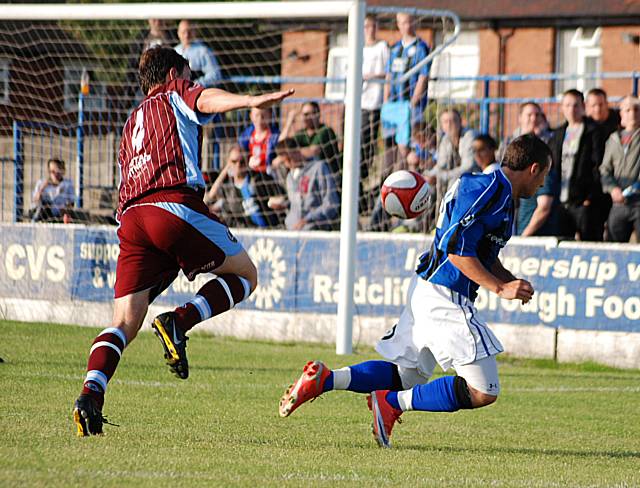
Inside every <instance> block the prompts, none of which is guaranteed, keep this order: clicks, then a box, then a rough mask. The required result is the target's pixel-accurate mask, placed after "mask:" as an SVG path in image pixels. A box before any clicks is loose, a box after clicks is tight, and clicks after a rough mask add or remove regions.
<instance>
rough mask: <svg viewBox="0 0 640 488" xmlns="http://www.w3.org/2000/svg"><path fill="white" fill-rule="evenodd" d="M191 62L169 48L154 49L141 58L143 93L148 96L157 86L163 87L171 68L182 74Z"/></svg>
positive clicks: (139, 70) (148, 50)
mask: <svg viewBox="0 0 640 488" xmlns="http://www.w3.org/2000/svg"><path fill="white" fill-rule="evenodd" d="M186 66H189V62H188V61H187V60H186V59H184V58H183V57H182V56H180V55H179V54H178V53H177V52H176V51H175V50H174V49H172V48H169V47H162V46H159V47H153V48H151V49H147V50H146V51H145V52H144V53H142V56H140V63H139V64H138V79H139V81H140V88H142V92H143V93H144V94H145V95H147V94H149V91H150V90H151V89H152V88H153V87H154V86H157V85H162V84H163V83H164V82H165V80H166V78H167V74H168V73H169V71H171V68H175V69H176V71H177V72H178V73H182V72H183V71H184V68H185V67H186Z"/></svg>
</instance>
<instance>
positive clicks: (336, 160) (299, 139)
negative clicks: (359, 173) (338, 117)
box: [282, 102, 342, 188]
mask: <svg viewBox="0 0 640 488" xmlns="http://www.w3.org/2000/svg"><path fill="white" fill-rule="evenodd" d="M296 115H297V113H296V112H295V111H291V112H289V115H288V116H287V121H286V123H285V126H284V128H283V129H282V133H283V136H282V138H283V139H284V138H286V137H291V130H292V128H293V123H294V121H295V117H296ZM302 119H303V122H304V128H303V129H302V130H300V131H298V132H296V133H295V134H294V135H293V139H294V140H295V142H296V143H297V145H298V148H299V151H300V154H301V155H302V157H303V158H304V159H307V160H311V159H319V160H321V161H325V162H326V163H327V164H328V165H329V169H330V171H331V174H332V175H333V177H334V179H335V183H336V185H338V188H340V185H342V154H340V149H339V148H338V138H337V137H336V133H335V132H334V131H333V129H332V128H331V127H329V126H327V125H325V124H323V123H322V122H321V121H320V105H318V104H317V103H316V102H307V103H305V104H303V105H302Z"/></svg>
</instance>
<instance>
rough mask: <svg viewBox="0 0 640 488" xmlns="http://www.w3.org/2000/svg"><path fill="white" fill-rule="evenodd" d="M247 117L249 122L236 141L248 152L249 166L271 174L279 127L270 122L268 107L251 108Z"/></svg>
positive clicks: (278, 137) (254, 169)
mask: <svg viewBox="0 0 640 488" xmlns="http://www.w3.org/2000/svg"><path fill="white" fill-rule="evenodd" d="M249 117H250V119H251V124H250V125H249V127H247V128H246V129H245V130H244V131H242V134H240V138H239V139H238V143H239V144H240V146H242V148H243V149H244V150H245V151H246V152H247V153H248V154H249V168H251V169H252V170H253V171H258V172H260V173H267V174H271V173H272V170H271V163H272V161H273V159H274V158H275V156H276V144H277V143H278V140H279V139H280V129H279V128H278V126H277V125H275V124H272V123H271V110H270V109H263V108H252V109H251V112H250V113H249Z"/></svg>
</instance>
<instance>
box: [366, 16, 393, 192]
mask: <svg viewBox="0 0 640 488" xmlns="http://www.w3.org/2000/svg"><path fill="white" fill-rule="evenodd" d="M377 31H378V22H377V20H376V16H375V15H374V14H367V16H366V17H365V19H364V49H363V52H362V81H363V83H362V97H361V104H362V141H361V144H362V151H361V155H360V179H361V180H362V181H364V180H366V179H367V178H368V177H369V168H371V167H372V166H373V158H374V156H375V153H376V146H377V141H378V131H379V129H380V107H381V106H382V101H383V98H384V86H383V83H381V82H380V80H384V79H385V76H386V75H385V69H386V67H387V63H388V62H389V46H388V45H387V43H386V42H385V41H383V40H380V39H377V38H376V34H377Z"/></svg>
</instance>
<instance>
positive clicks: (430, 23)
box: [0, 0, 460, 354]
mask: <svg viewBox="0 0 640 488" xmlns="http://www.w3.org/2000/svg"><path fill="white" fill-rule="evenodd" d="M366 13H375V14H377V15H378V16H379V17H380V18H381V19H383V21H384V24H385V30H386V35H387V38H389V39H391V38H392V37H394V36H395V33H394V31H393V30H394V28H395V15H396V14H397V13H408V14H411V15H414V16H415V17H416V18H419V19H420V22H422V23H423V24H426V25H427V29H431V30H432V31H434V32H435V31H436V30H438V31H439V32H442V33H443V35H442V38H441V39H439V40H438V41H437V42H436V43H435V47H434V48H433V49H432V50H431V52H430V54H429V55H428V57H427V58H426V59H424V60H422V61H421V62H420V63H419V64H418V65H417V66H415V67H414V68H413V69H412V70H410V71H408V72H407V73H405V75H404V76H403V77H401V78H400V80H399V81H398V83H404V82H405V81H406V80H407V79H408V78H409V77H411V76H412V74H413V73H414V72H415V71H417V70H419V69H421V67H422V66H424V65H425V64H427V63H430V62H432V61H433V60H434V58H436V57H437V56H440V55H441V53H442V52H443V50H444V49H445V48H446V47H447V46H448V45H450V44H451V43H453V42H454V41H455V39H456V37H457V35H458V33H459V31H460V21H459V19H458V17H457V16H456V15H455V13H453V12H450V11H447V10H437V9H431V10H429V9H413V8H395V7H394V8H387V7H368V6H367V4H366V2H365V1H364V0H338V1H284V2H219V3H216V2H213V3H208V2H202V3H200V2H198V3H195V2H185V3H110V4H106V3H102V4H90V3H79V4H44V3H43V4H4V5H0V19H2V20H3V21H4V22H5V26H3V27H0V38H2V39H9V40H10V39H13V38H15V39H16V40H15V42H16V47H15V48H13V47H12V49H13V51H10V50H8V51H7V52H6V53H4V52H2V50H1V49H0V76H3V75H6V80H5V79H4V78H0V99H1V98H2V96H3V94H2V93H1V88H2V86H3V83H2V82H3V81H6V83H5V84H4V86H5V87H6V88H5V91H6V93H5V98H6V99H7V100H9V101H10V102H11V103H12V104H13V105H14V106H13V107H12V109H11V111H12V112H11V117H13V119H14V120H18V121H19V122H17V123H15V124H14V126H13V127H14V135H13V139H14V141H13V142H14V144H13V147H15V148H16V155H15V158H14V161H18V160H20V168H19V169H20V171H16V172H15V174H14V175H12V176H11V177H9V176H7V172H6V171H5V169H4V168H5V167H6V166H3V171H2V173H1V174H0V178H2V181H0V184H1V185H2V188H3V190H4V189H8V188H10V187H12V188H13V193H12V192H10V191H7V192H5V191H3V197H2V201H1V202H0V205H1V206H2V208H0V220H9V219H8V218H7V216H8V215H12V216H15V220H19V219H20V218H21V217H23V218H25V219H27V218H28V217H27V216H26V207H27V204H26V202H27V200H28V195H30V193H31V189H32V188H33V187H34V185H35V184H36V181H38V178H41V177H43V176H44V173H45V171H46V164H47V160H48V158H49V157H51V156H56V157H57V158H59V159H63V160H66V161H67V162H68V163H75V164H74V165H72V164H69V165H68V167H67V175H68V176H69V177H70V178H71V179H72V180H73V181H74V182H75V192H76V194H75V203H76V205H79V206H83V205H84V206H87V205H88V203H87V202H89V204H91V203H92V202H93V201H94V200H95V199H94V198H87V196H86V195H85V194H84V193H83V188H84V189H87V188H89V187H95V188H102V187H107V186H109V185H113V182H114V181H115V180H116V178H117V177H116V174H117V164H116V163H115V160H116V158H117V156H116V155H117V142H118V134H119V132H118V131H119V130H120V128H118V127H117V126H118V125H121V123H122V121H123V120H124V118H126V116H127V114H128V113H129V112H130V110H131V108H132V106H133V105H132V102H133V101H134V98H135V97H140V94H139V93H138V94H136V93H134V91H135V90H136V88H134V87H132V86H131V85H132V84H133V83H132V80H133V82H135V76H133V77H132V76H131V75H132V73H131V72H132V71H135V63H134V65H133V66H134V69H133V70H132V68H131V66H132V61H134V62H135V61H136V59H137V58H135V59H133V56H132V55H131V53H129V52H128V51H127V49H128V45H130V44H132V42H133V39H134V37H135V35H136V31H139V30H140V24H141V22H140V21H145V20H150V19H165V20H167V21H173V22H174V23H177V21H178V20H179V19H189V20H191V21H192V22H194V23H198V26H199V27H202V28H203V30H206V31H207V33H208V37H206V38H204V39H203V40H204V42H205V43H216V47H217V48H218V54H219V55H220V57H221V58H222V59H223V61H224V62H221V64H222V65H223V66H222V71H223V76H222V78H221V79H220V80H219V81H221V82H222V83H224V84H223V87H224V88H227V87H228V88H229V89H230V90H232V91H243V92H250V93H251V92H259V91H267V90H270V89H274V88H277V87H282V88H287V87H295V88H296V89H297V92H296V95H295V96H294V98H295V99H294V100H293V103H291V102H292V101H287V103H285V104H283V106H282V113H280V112H277V114H278V115H279V116H280V122H281V125H282V126H284V125H286V123H285V119H286V117H285V116H284V114H287V113H288V112H290V111H293V110H295V108H292V107H293V105H295V104H297V105H303V104H305V103H321V104H324V105H325V106H324V107H323V110H324V109H325V108H326V111H323V116H325V120H324V122H326V123H327V125H329V126H331V127H333V128H334V129H336V131H337V132H339V139H340V140H341V141H342V142H343V147H342V151H341V157H342V163H341V172H340V173H339V176H338V178H341V184H340V185H339V186H340V190H341V192H340V199H341V200H340V201H341V204H340V208H339V211H338V212H339V213H338V214H337V215H338V217H337V218H338V219H339V224H340V225H339V229H340V230H339V245H338V248H339V260H338V261H339V262H338V266H337V273H336V274H337V275H338V279H337V291H336V293H335V297H337V298H335V299H334V300H335V301H334V303H335V305H336V310H337V315H336V316H335V317H336V319H335V320H336V326H335V332H336V352H337V353H338V354H347V353H350V352H351V351H352V343H353V327H352V324H353V321H354V315H355V314H356V309H355V303H354V283H355V276H356V261H357V259H356V258H357V256H356V250H357V246H356V245H357V235H358V229H359V225H360V224H361V222H360V220H359V217H360V218H361V217H362V216H361V215H360V216H359V203H360V202H359V191H360V190H359V188H360V187H361V185H362V179H361V175H360V159H361V95H362V86H363V77H362V62H363V47H364V32H363V25H364V19H365V14H366ZM136 21H137V24H136ZM238 21H246V22H247V24H242V25H240V26H239V28H237V27H238V26H237V25H236V24H235V22H238ZM252 21H256V22H253V23H251V22H252ZM27 23H29V24H31V25H30V26H27V27H25V26H26V24H27ZM249 23H251V24H249ZM41 27H42V29H41ZM174 28H175V26H174ZM39 30H40V31H41V32H38V31H39ZM234 30H239V31H241V33H240V34H238V33H235V32H234ZM44 31H46V33H44V34H43V32H44ZM16 33H17V34H16ZM285 33H286V34H291V35H287V36H285ZM445 33H446V35H445ZM242 35H244V36H245V38H242V39H241V38H240V36H242ZM47 36H49V37H48V38H47ZM0 40H1V39H0ZM395 40H397V36H396V37H395ZM43 41H44V42H50V43H52V44H57V45H55V46H52V47H49V48H48V49H42V50H41V51H37V49H35V48H34V46H37V44H38V43H39V42H43ZM433 41H435V35H434V38H433V39H432V42H430V43H429V44H431V45H432V46H433ZM20 42H22V44H19V43H20ZM174 42H175V41H174ZM234 42H238V44H239V47H237V48H236V47H235V46H234V45H233V44H234ZM345 45H346V50H345V52H346V56H345V57H344V58H337V59H338V61H339V62H342V63H344V64H343V66H342V71H340V70H338V71H337V72H333V73H332V72H331V70H330V66H328V64H329V60H328V59H327V53H328V52H329V51H330V50H331V49H332V48H333V47H335V46H345ZM234 49H235V51H234ZM31 50H33V51H34V53H35V54H33V55H32V56H31V59H30V60H29V61H25V60H23V59H21V56H23V55H24V56H25V57H27V54H29V52H30V51H31ZM16 53H17V54H16ZM11 56H14V58H15V59H13V58H11ZM138 56H139V53H138ZM5 58H6V60H5ZM47 58H51V59H53V58H55V61H56V63H57V64H56V63H52V64H51V66H48V65H47ZM125 58H126V59H125ZM274 60H275V61H274ZM29 63H31V64H29ZM34 63H42V64H43V65H44V66H43V68H42V71H41V72H38V73H37V74H36V75H33V73H29V70H30V69H32V67H33V66H34ZM127 63H128V67H127ZM225 63H226V64H225ZM54 64H55V66H54ZM275 65H277V66H278V67H277V68H276V67H274V66H275ZM285 65H286V66H287V67H290V66H294V67H295V68H296V69H288V70H286V69H284V67H285ZM318 67H320V68H318ZM280 68H281V69H280ZM325 68H326V69H325ZM3 70H4V71H3ZM87 71H91V72H92V79H91V83H92V88H91V92H90V93H89V92H88V93H85V94H83V93H81V92H82V89H81V83H80V78H81V77H82V79H83V80H84V78H85V76H87ZM30 75H31V78H29V76H30ZM9 78H11V79H9ZM13 78H15V80H14V79H13ZM375 82H377V83H383V82H384V81H383V80H377V81H375ZM331 83H335V84H336V85H337V86H339V85H341V84H342V86H344V87H345V90H344V92H343V93H342V94H340V93H338V94H337V95H336V94H332V95H331V96H330V95H329V89H328V87H329V85H330V84H331ZM312 85H315V86H316V89H314V90H311V89H309V87H310V86H312ZM318 86H320V87H322V88H321V89H317V87H318ZM16 87H19V88H20V89H21V90H23V92H21V93H15V91H16V90H17V88H16ZM238 87H240V90H238ZM9 91H12V92H11V93H9ZM124 93H126V96H125V95H123V94H124ZM272 114H275V112H273V113H272ZM242 116H243V117H244V119H243V122H248V121H247V119H248V114H246V113H244V114H243V115H242ZM232 117H233V116H229V117H227V118H226V119H224V124H227V125H233V126H234V127H235V126H239V125H241V124H239V122H238V120H237V119H233V118H232ZM224 124H221V125H224ZM8 127H9V128H11V125H9V126H8ZM298 127H301V124H300V119H298ZM217 129H218V127H216V130H217ZM222 129H223V132H224V130H226V129H225V127H222ZM5 132H7V131H5ZM9 132H10V131H9ZM232 132H233V131H232ZM237 132H238V131H237V130H236V131H235V132H233V136H232V138H233V140H234V141H235V140H237V138H238V133H237ZM232 138H229V141H227V149H229V147H231V146H232V144H231V142H233V141H231V140H230V139H232ZM212 147H213V148H212V149H211V153H212V154H213V153H215V155H216V156H215V157H217V158H220V153H222V152H223V150H222V149H220V147H216V146H215V144H214V146H212ZM205 150H208V149H205ZM208 158H209V159H208V160H209V161H212V160H213V158H212V156H211V155H210V154H209V155H208ZM106 162H108V163H109V165H110V166H109V168H106V169H104V168H102V167H98V166H99V164H106ZM15 167H16V169H18V165H17V164H16V166H15ZM214 169H219V168H214ZM378 176H379V174H378V173H376V174H375V177H376V178H377V177H378ZM374 179H375V178H373V177H370V178H369V180H368V183H369V189H368V190H367V189H365V192H366V191H369V192H371V193H373V190H372V188H374V187H375V186H376V182H375V181H374ZM18 189H20V191H18ZM18 193H20V194H18ZM11 196H13V197H14V198H15V205H14V206H13V207H12V208H10V209H9V210H8V211H7V209H6V205H5V202H10V200H11V199H10V198H9V197H11ZM23 204H24V207H25V212H24V215H23V212H22V206H23ZM16 209H18V210H19V211H17V210H16ZM336 229H337V226H336ZM105 276H106V275H105ZM103 281H105V282H106V281H109V280H108V279H106V278H105V280H102V279H101V280H98V282H100V283H102V282H103ZM332 296H334V295H332Z"/></svg>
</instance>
